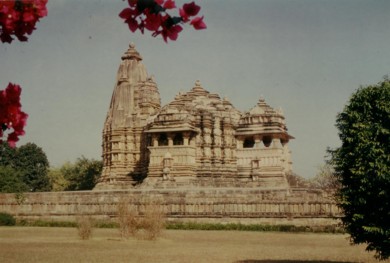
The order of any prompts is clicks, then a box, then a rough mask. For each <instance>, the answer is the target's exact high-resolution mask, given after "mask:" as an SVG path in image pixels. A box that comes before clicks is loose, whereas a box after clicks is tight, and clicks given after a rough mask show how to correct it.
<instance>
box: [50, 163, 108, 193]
mask: <svg viewBox="0 0 390 263" xmlns="http://www.w3.org/2000/svg"><path fill="white" fill-rule="evenodd" d="M102 169H103V163H102V161H97V160H94V159H87V158H86V157H84V156H82V157H80V158H77V160H76V162H74V163H71V162H66V163H65V164H63V165H62V166H61V167H59V168H52V169H50V172H49V177H50V180H51V184H52V188H53V190H54V191H79V190H92V189H93V188H94V187H95V185H96V183H97V180H98V178H99V177H100V174H101V172H102Z"/></svg>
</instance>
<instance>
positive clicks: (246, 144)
mask: <svg viewBox="0 0 390 263" xmlns="http://www.w3.org/2000/svg"><path fill="white" fill-rule="evenodd" d="M254 145H255V140H253V137H251V138H245V140H244V148H253V146H254Z"/></svg>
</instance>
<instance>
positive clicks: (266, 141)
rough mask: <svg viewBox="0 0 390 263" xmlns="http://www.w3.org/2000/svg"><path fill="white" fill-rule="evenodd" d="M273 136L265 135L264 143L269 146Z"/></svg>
mask: <svg viewBox="0 0 390 263" xmlns="http://www.w3.org/2000/svg"><path fill="white" fill-rule="evenodd" d="M271 142H272V138H271V137H270V136H265V137H264V138H263V143H264V146H265V147H269V146H270V145H271Z"/></svg>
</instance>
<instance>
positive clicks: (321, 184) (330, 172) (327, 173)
mask: <svg viewBox="0 0 390 263" xmlns="http://www.w3.org/2000/svg"><path fill="white" fill-rule="evenodd" d="M334 173H335V172H334V168H333V166H332V165H330V164H329V163H326V164H323V165H321V166H319V167H318V172H317V174H316V176H315V177H314V178H312V179H311V180H310V185H311V187H315V188H319V189H323V190H326V191H334V190H337V189H338V188H339V187H340V184H339V181H338V180H337V177H336V176H335V174H334Z"/></svg>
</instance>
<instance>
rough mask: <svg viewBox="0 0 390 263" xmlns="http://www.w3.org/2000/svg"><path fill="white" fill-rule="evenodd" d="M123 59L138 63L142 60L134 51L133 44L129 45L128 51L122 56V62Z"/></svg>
mask: <svg viewBox="0 0 390 263" xmlns="http://www.w3.org/2000/svg"><path fill="white" fill-rule="evenodd" d="M125 59H136V60H138V61H140V60H142V57H141V55H140V54H139V53H138V51H137V50H136V49H135V45H134V43H130V45H129V49H128V50H127V51H126V52H125V53H124V54H123V56H122V60H125Z"/></svg>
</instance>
